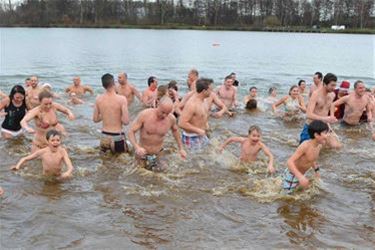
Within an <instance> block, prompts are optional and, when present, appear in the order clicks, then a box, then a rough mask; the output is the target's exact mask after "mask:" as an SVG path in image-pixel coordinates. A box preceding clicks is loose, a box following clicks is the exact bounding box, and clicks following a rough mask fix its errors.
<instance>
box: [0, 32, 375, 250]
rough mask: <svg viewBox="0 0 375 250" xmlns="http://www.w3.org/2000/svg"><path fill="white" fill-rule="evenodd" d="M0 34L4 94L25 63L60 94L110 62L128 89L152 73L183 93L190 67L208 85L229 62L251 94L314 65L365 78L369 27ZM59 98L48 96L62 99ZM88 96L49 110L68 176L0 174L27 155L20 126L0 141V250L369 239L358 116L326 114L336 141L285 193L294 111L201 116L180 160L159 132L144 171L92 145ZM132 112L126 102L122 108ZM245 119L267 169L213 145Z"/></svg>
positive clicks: (374, 217) (370, 159)
mask: <svg viewBox="0 0 375 250" xmlns="http://www.w3.org/2000/svg"><path fill="white" fill-rule="evenodd" d="M0 35H1V53H0V54H1V72H0V89H1V90H3V91H4V92H8V91H9V89H10V86H12V84H14V83H18V82H23V80H24V78H26V77H27V76H29V75H30V74H37V75H38V76H39V77H40V79H41V82H50V83H52V84H53V86H54V89H55V90H56V91H57V92H62V90H63V89H64V88H65V87H66V86H67V85H68V84H69V83H70V81H71V79H72V77H73V76H74V75H75V74H79V75H81V78H82V81H83V82H84V83H89V84H91V85H93V86H94V89H95V92H96V93H101V92H102V89H101V87H100V76H101V75H102V74H103V73H106V72H111V73H113V74H115V75H117V73H118V72H119V71H123V70H125V71H127V72H128V74H129V78H130V81H131V82H132V83H134V84H135V85H136V86H137V87H138V88H139V89H144V88H145V85H146V79H147V77H148V76H149V75H152V74H154V75H156V76H158V77H159V79H160V81H159V83H166V82H168V81H169V80H171V79H175V80H177V81H178V82H179V85H180V87H181V90H182V92H184V91H186V87H185V79H186V75H187V72H188V70H189V69H190V68H192V67H196V68H198V70H199V71H200V72H201V75H202V76H209V77H212V78H214V80H215V82H216V84H219V83H220V82H221V81H222V79H223V78H224V77H225V75H226V74H228V73H230V72H232V71H235V72H236V73H237V75H238V79H239V81H240V82H241V88H240V98H239V99H240V100H242V97H243V95H244V94H245V93H246V91H247V89H248V87H249V86H251V85H253V84H254V85H256V86H258V88H259V95H260V96H265V93H266V91H267V89H268V88H269V87H270V86H271V85H272V84H273V83H275V85H276V86H277V87H278V88H279V93H280V92H281V93H282V94H286V92H287V89H288V88H289V86H290V85H291V84H293V83H296V82H297V81H298V79H300V78H304V79H306V80H307V81H308V82H311V75H312V74H313V73H314V72H315V71H318V70H321V71H323V73H326V72H329V71H332V72H333V73H336V74H337V75H338V77H339V81H341V80H343V79H349V80H350V81H351V82H353V81H354V80H357V79H362V80H364V81H365V83H366V84H367V85H372V86H374V82H375V79H374V46H373V44H374V37H373V36H359V35H328V34H327V35H325V34H290V33H288V34H286V33H252V32H214V31H212V32H211V31H210V32H207V31H167V30H166V31H164V30H162V31H160V30H158V31H153V30H110V29H109V30H100V29H0ZM212 43H220V46H215V47H213V46H212ZM358 58H360V59H361V60H359V59H358ZM61 95H62V97H63V98H61V100H57V101H58V102H61V103H64V104H66V97H65V96H64V95H63V94H62V93H61ZM280 96H281V95H280ZM94 100H95V97H86V98H85V101H86V103H85V104H83V105H80V106H74V107H73V106H70V108H71V109H72V110H73V112H74V113H75V115H76V117H77V119H76V120H75V121H73V122H70V121H67V120H66V119H65V117H60V121H61V122H62V124H63V125H64V126H65V128H66V130H67V131H68V133H69V136H68V137H67V138H66V139H65V140H64V144H65V145H66V146H67V147H68V149H69V154H70V157H71V159H72V161H73V164H74V166H75V168H76V171H75V173H74V178H73V179H71V180H70V181H68V182H65V183H56V182H54V181H51V180H48V179H46V178H44V177H42V176H41V166H40V162H39V161H34V162H31V163H29V164H28V165H27V168H24V169H23V170H21V171H19V172H16V173H15V172H12V171H10V170H9V167H10V165H12V164H14V163H15V162H16V161H17V160H18V159H19V158H21V157H22V156H24V155H26V154H27V153H28V152H29V150H30V141H31V139H32V136H31V135H26V137H23V138H20V139H18V140H15V141H9V142H8V141H4V140H0V148H1V150H0V185H1V186H2V187H3V188H4V189H5V195H4V197H3V198H1V200H0V202H1V203H0V246H1V248H2V249H8V248H32V249H46V248H63V249H64V248H78V249H83V248H85V249H103V248H106V249H117V248H122V249H124V248H125V249H129V248H131V249H144V248H167V249H176V248H178V249H181V248H182V249H190V248H194V249H196V248H198V249H201V248H203V249H207V248H219V249H228V248H230V249H243V248H259V247H262V248H289V247H294V248H295V247H303V248H306V247H308V248H316V247H320V248H341V247H345V248H373V245H374V244H375V236H374V235H375V234H374V233H375V228H374V224H375V206H374V204H375V203H374V202H375V195H374V190H375V170H374V169H375V168H374V167H375V166H374V165H375V164H374V162H375V150H374V142H373V141H371V140H370V139H369V136H370V133H369V132H368V131H367V129H366V127H365V126H363V127H359V128H354V129H347V128H342V127H340V125H335V126H334V128H335V129H336V131H337V134H338V135H339V137H340V139H342V141H343V142H344V147H343V149H341V150H340V151H334V150H325V151H323V152H322V153H321V157H320V159H319V164H320V165H321V167H320V169H321V176H322V180H321V181H320V182H318V181H313V185H312V188H311V189H310V190H309V191H307V192H299V193H297V194H296V195H294V196H291V195H286V194H283V193H280V188H279V183H280V181H281V178H280V174H281V173H282V171H283V169H284V168H285V162H286V160H287V159H288V157H289V156H290V155H291V154H292V153H293V152H294V150H295V148H296V147H297V145H298V141H297V140H298V136H299V133H300V131H301V129H302V126H303V120H300V121H297V122H295V121H293V122H285V121H282V120H281V119H280V118H275V117H273V116H272V115H271V114H269V113H268V112H258V113H248V112H244V111H240V112H238V113H237V114H236V116H235V117H234V118H228V117H225V118H223V119H220V120H217V119H211V120H210V126H211V128H212V130H213V132H212V135H211V139H212V145H211V146H210V147H209V148H207V149H206V150H205V151H204V152H201V153H197V154H189V159H188V160H186V161H183V160H181V159H180V158H179V156H178V154H177V153H176V151H177V150H176V147H175V145H174V142H173V139H172V136H171V135H169V136H168V137H167V139H166V142H165V148H167V149H170V153H169V154H167V159H168V160H169V165H168V171H167V172H166V173H152V172H149V171H147V170H144V169H139V168H137V165H136V163H135V161H134V159H133V156H129V155H120V156H110V155H104V156H103V155H100V154H99V150H98V140H99V133H98V132H97V129H98V128H99V127H100V126H99V125H97V124H94V123H93V122H92V121H91V116H92V106H91V104H92V103H93V102H94ZM139 110H140V108H139V107H138V106H137V104H135V105H133V106H132V107H131V109H130V114H131V118H132V119H134V117H135V116H136V114H137V113H138V112H139ZM252 124H257V125H260V126H261V128H262V130H263V141H264V142H265V144H266V145H267V146H268V147H269V148H270V149H271V151H272V152H273V154H274V155H275V158H276V159H275V167H276V168H277V170H278V172H277V174H276V175H275V176H269V175H268V174H267V172H266V166H267V164H266V162H267V161H266V159H265V157H264V156H261V157H260V160H259V161H258V162H256V163H254V164H250V165H243V164H239V163H238V160H237V159H238V155H239V147H238V146H236V145H233V146H232V145H231V146H228V148H227V149H226V150H225V151H224V152H223V153H222V154H220V153H219V152H218V150H217V149H218V145H219V144H220V143H222V142H223V141H224V140H225V139H226V138H228V137H229V136H234V135H246V131H247V129H248V127H249V126H250V125H252ZM310 174H311V173H310Z"/></svg>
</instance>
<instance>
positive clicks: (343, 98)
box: [330, 95, 349, 114]
mask: <svg viewBox="0 0 375 250" xmlns="http://www.w3.org/2000/svg"><path fill="white" fill-rule="evenodd" d="M348 99H349V96H348V95H346V96H343V97H341V98H340V99H338V100H336V101H335V102H333V103H332V104H331V107H330V113H331V114H334V113H335V108H336V107H337V106H340V105H342V104H344V103H346V102H347V101H348Z"/></svg>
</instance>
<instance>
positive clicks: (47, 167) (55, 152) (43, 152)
mask: <svg viewBox="0 0 375 250" xmlns="http://www.w3.org/2000/svg"><path fill="white" fill-rule="evenodd" d="M46 139H47V141H48V147H46V148H43V149H39V150H37V151H35V152H34V153H32V154H30V155H28V156H26V157H23V158H22V159H21V160H20V161H19V162H18V163H17V165H15V166H12V167H11V169H12V170H19V169H20V168H21V167H22V165H23V164H24V163H25V162H27V161H30V160H33V159H36V158H40V159H41V160H42V166H43V175H45V176H53V177H57V179H58V180H64V179H68V178H70V177H71V176H72V173H73V169H74V168H73V165H72V162H71V161H70V158H69V155H68V152H67V151H66V149H65V148H64V147H62V146H61V133H60V132H58V131H57V130H55V129H51V130H49V131H48V132H47V134H46ZM63 163H64V164H65V166H66V167H67V170H66V171H65V172H63V173H61V171H62V168H63Z"/></svg>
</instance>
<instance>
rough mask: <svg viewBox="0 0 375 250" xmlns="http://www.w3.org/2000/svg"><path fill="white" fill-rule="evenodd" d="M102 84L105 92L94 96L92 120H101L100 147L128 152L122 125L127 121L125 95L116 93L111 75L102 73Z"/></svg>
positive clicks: (103, 149)
mask: <svg viewBox="0 0 375 250" xmlns="http://www.w3.org/2000/svg"><path fill="white" fill-rule="evenodd" d="M102 85H103V88H104V89H105V93H104V94H102V95H99V96H98V97H97V98H96V101H95V106H94V115H93V121H94V122H95V123H98V122H103V124H102V129H101V135H102V136H101V139H100V148H101V151H103V152H106V151H107V150H110V151H111V152H112V153H124V152H128V145H127V144H126V138H125V133H124V132H123V130H122V126H123V125H127V124H128V123H129V113H128V102H127V100H126V97H125V96H122V95H118V94H116V86H115V82H114V79H113V75H111V74H108V73H107V74H104V75H103V76H102Z"/></svg>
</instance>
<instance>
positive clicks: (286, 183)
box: [283, 120, 329, 192]
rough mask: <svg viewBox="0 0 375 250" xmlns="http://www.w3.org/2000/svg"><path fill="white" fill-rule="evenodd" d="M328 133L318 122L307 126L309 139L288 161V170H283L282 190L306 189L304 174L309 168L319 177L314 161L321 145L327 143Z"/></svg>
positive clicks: (307, 184)
mask: <svg viewBox="0 0 375 250" xmlns="http://www.w3.org/2000/svg"><path fill="white" fill-rule="evenodd" d="M328 131H329V127H328V124H327V123H325V122H322V121H319V120H315V121H312V122H311V123H310V124H309V125H308V133H309V135H310V138H311V139H309V140H306V141H304V142H303V143H302V144H300V145H299V146H298V148H297V150H296V151H295V152H294V154H293V155H292V156H291V157H290V158H289V159H288V162H287V165H288V168H287V169H285V171H284V175H283V188H284V190H286V191H288V192H292V191H294V190H295V189H296V188H297V187H298V186H301V187H303V188H307V187H308V186H309V180H308V179H307V178H306V177H305V175H304V174H305V173H306V172H307V171H308V170H309V169H310V168H312V169H314V171H315V176H316V177H317V178H319V177H320V174H319V167H318V166H317V163H316V161H317V160H318V157H319V153H320V150H321V149H322V147H323V145H324V144H326V143H327V139H328V136H329V133H328Z"/></svg>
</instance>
